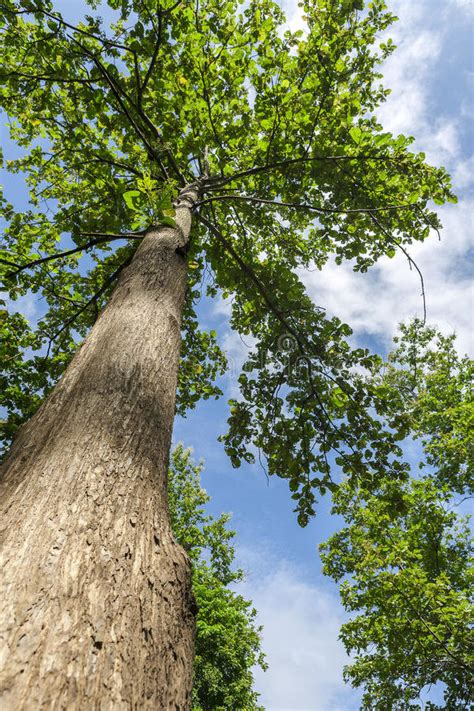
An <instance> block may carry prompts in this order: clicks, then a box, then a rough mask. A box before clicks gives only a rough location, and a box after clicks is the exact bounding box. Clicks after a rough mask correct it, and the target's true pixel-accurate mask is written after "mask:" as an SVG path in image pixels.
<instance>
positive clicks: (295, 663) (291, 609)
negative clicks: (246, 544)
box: [239, 550, 359, 711]
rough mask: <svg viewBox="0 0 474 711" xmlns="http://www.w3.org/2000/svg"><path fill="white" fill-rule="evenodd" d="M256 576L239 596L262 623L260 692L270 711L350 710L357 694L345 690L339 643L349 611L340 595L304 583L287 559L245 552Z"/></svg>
mask: <svg viewBox="0 0 474 711" xmlns="http://www.w3.org/2000/svg"><path fill="white" fill-rule="evenodd" d="M242 556H243V557H244V560H245V561H246V562H247V563H248V561H249V560H250V561H251V564H250V567H251V569H252V570H259V569H260V573H259V574H257V575H256V576H252V577H250V578H249V580H247V582H246V583H244V584H243V585H242V584H240V585H239V592H240V593H241V594H243V595H245V596H247V597H249V598H250V599H251V600H252V601H253V603H254V605H255V607H256V609H257V611H258V622H259V623H260V624H262V625H263V644H262V646H263V651H264V652H265V654H266V661H267V663H268V665H269V669H268V671H266V672H263V671H262V670H259V669H257V670H256V673H255V680H256V685H255V688H256V690H257V691H258V692H259V693H260V694H261V697H260V699H259V700H260V702H261V703H262V705H263V706H264V707H265V709H266V711H350V710H351V709H357V708H358V703H357V700H358V698H359V697H358V694H357V693H356V692H354V691H353V690H352V689H350V688H349V687H346V686H345V684H344V682H343V679H342V669H343V667H344V665H345V664H347V662H348V657H347V655H346V653H345V650H344V647H343V645H342V643H341V642H340V641H339V640H338V634H339V629H340V626H341V624H342V622H343V620H344V613H343V610H342V608H341V605H340V603H339V599H338V597H337V594H336V591H335V593H334V595H333V594H330V593H329V592H328V591H327V588H325V587H323V586H322V585H315V584H311V583H309V582H307V580H305V577H304V574H303V573H302V571H299V570H298V569H297V568H296V567H294V566H293V565H291V564H290V563H289V562H288V561H285V560H279V561H277V562H276V561H275V560H273V559H272V557H271V556H269V555H268V552H266V551H265V552H263V551H255V550H253V551H242V550H241V551H240V557H242Z"/></svg>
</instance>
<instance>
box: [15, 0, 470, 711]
mask: <svg viewBox="0 0 474 711" xmlns="http://www.w3.org/2000/svg"><path fill="white" fill-rule="evenodd" d="M74 5H75V7H74ZM389 6H390V9H392V10H393V11H394V12H395V14H396V15H397V16H398V17H399V21H398V23H397V24H396V25H395V26H392V28H391V29H390V31H389V35H390V36H391V37H392V38H393V40H394V42H395V44H397V46H398V49H397V50H396V52H395V53H394V54H393V55H392V56H391V57H390V58H389V59H388V61H387V62H386V64H385V66H384V67H383V72H384V77H385V79H384V84H385V85H386V86H388V87H390V88H391V89H392V93H391V95H390V97H389V99H388V100H387V102H386V103H385V104H384V105H383V106H382V107H381V108H380V109H379V111H378V114H377V115H378V117H379V119H380V122H381V123H382V124H383V126H384V129H385V130H388V131H392V132H394V133H404V134H408V135H413V136H414V137H415V139H416V142H415V146H414V148H415V149H416V150H422V151H424V152H425V153H426V156H427V160H429V161H430V162H432V163H433V164H435V165H440V164H441V165H444V166H445V167H446V168H447V169H448V170H449V172H450V173H451V174H452V176H453V180H454V189H455V192H456V194H457V195H458V198H459V202H458V204H457V205H448V206H443V207H441V208H439V214H440V216H441V221H442V223H443V225H444V229H443V231H442V239H441V241H440V242H438V241H437V238H435V237H432V238H431V239H430V240H428V241H427V242H425V243H424V244H417V245H414V246H413V247H412V249H411V256H412V257H413V258H414V259H415V260H416V262H417V264H418V266H419V268H420V269H421V270H422V272H423V275H424V280H425V289H426V300H427V314H428V322H429V323H430V324H435V325H437V326H438V327H439V328H441V330H443V331H444V332H445V333H452V332H453V331H454V332H456V334H457V336H458V341H457V342H458V347H459V350H460V351H462V352H471V353H472V350H473V348H472V346H473V342H472V334H471V331H472V321H473V320H472V315H473V306H474V299H473V290H472V269H471V270H470V269H469V264H471V265H472V241H471V233H472V226H473V217H472V216H473V214H474V210H473V207H474V205H473V199H474V178H473V171H472V167H473V166H472V162H473V132H472V120H473V114H474V93H473V81H474V66H473V51H474V40H473V36H474V35H473V29H474V1H473V0H417V1H416V2H414V1H413V0H392V1H391V2H389ZM58 7H60V9H61V10H62V11H63V12H64V15H65V16H67V17H71V19H74V14H75V13H74V10H76V11H77V4H74V3H72V1H71V0H62V1H61V2H58ZM282 7H283V9H284V10H285V12H286V13H287V18H288V22H289V24H290V26H291V28H292V29H297V28H300V27H304V23H303V20H302V17H301V11H300V9H299V8H298V6H297V2H296V1H295V0H284V2H283V3H282ZM67 10H71V13H72V14H71V13H68V12H67ZM2 132H3V131H2ZM470 250H471V251H470ZM303 278H304V281H305V283H306V285H307V288H308V291H309V293H310V294H311V296H312V297H313V298H314V300H315V301H316V302H317V303H318V304H319V305H322V306H324V307H326V309H327V311H328V313H329V314H335V315H337V316H338V317H339V318H341V319H342V320H343V321H345V322H347V323H349V324H351V326H352V327H353V329H354V339H355V340H356V341H357V342H358V343H361V344H364V345H369V346H370V347H371V348H373V349H375V350H377V351H378V352H380V353H382V354H385V353H386V352H387V350H388V349H389V347H390V343H391V339H392V337H393V335H394V334H395V332H396V328H397V324H398V323H399V322H400V321H402V320H407V319H409V318H411V317H412V316H417V315H418V316H420V315H422V310H423V302H422V298H421V292H420V283H419V279H418V277H417V275H416V273H415V272H413V271H410V269H409V265H408V264H407V261H406V259H405V258H404V257H403V255H399V256H396V257H395V258H393V259H389V258H382V259H381V260H380V261H379V262H378V264H377V265H376V266H375V267H373V268H372V269H371V270H370V271H369V272H368V273H366V274H359V273H355V272H353V271H352V268H351V265H350V264H348V263H346V264H344V265H340V266H337V265H336V264H335V263H329V264H328V265H327V267H326V268H324V269H323V271H322V272H319V271H311V272H308V273H307V274H305V275H303ZM21 306H22V309H23V311H24V313H25V315H26V316H27V317H28V318H31V319H34V318H35V316H36V315H37V314H38V310H39V309H40V306H39V305H38V304H37V303H35V302H34V301H33V300H24V301H23V302H22V304H21ZM203 316H204V318H205V319H206V321H207V322H208V323H209V324H212V327H213V328H216V329H217V330H218V333H219V337H220V339H221V344H222V345H223V347H224V348H225V349H226V351H227V352H228V354H229V356H230V359H231V362H233V363H235V364H236V367H234V368H231V370H230V372H229V373H228V374H226V375H225V376H224V378H223V380H222V385H223V388H224V397H223V398H222V399H221V400H220V401H218V402H214V401H210V402H209V401H208V402H206V403H202V404H201V405H199V406H198V408H197V409H196V410H195V411H193V412H192V413H190V414H189V416H188V417H187V418H186V419H184V420H183V419H179V420H178V421H177V422H176V425H175V430H174V441H175V442H177V441H183V442H184V444H185V445H186V446H191V447H192V448H193V450H194V455H195V458H196V459H197V460H200V459H204V461H205V470H204V472H203V475H202V476H203V485H204V487H205V488H206V489H207V491H208V493H209V494H210V495H211V497H212V500H211V503H210V510H211V512H212V513H214V514H216V515H218V514H220V513H221V512H222V511H230V512H232V513H233V519H232V527H233V528H235V529H236V530H237V538H236V541H237V546H236V547H237V558H238V564H239V565H240V566H241V567H243V568H244V570H245V572H246V578H245V581H244V582H243V583H241V584H240V585H239V587H238V589H239V592H240V593H241V594H243V595H244V596H246V597H248V598H250V599H252V600H253V602H254V605H255V607H256V608H257V611H258V622H259V624H261V625H263V640H262V645H263V650H264V652H265V654H266V660H267V663H268V665H269V669H268V671H266V672H265V673H264V672H262V671H260V670H256V689H257V690H258V691H259V692H260V694H261V698H260V702H261V703H262V705H263V706H264V707H265V709H267V711H353V710H354V711H355V710H356V709H358V708H359V698H360V693H359V692H358V691H354V690H351V689H350V688H348V687H347V686H346V685H345V684H344V682H343V680H342V669H343V666H344V664H345V663H347V661H348V660H347V657H346V655H345V652H344V649H343V646H342V644H341V643H340V642H339V640H338V631H339V628H340V625H341V623H342V622H343V620H344V619H345V618H344V611H343V610H342V608H341V605H340V603H339V599H338V592H337V588H336V586H335V584H333V583H332V582H331V581H330V580H327V579H326V578H324V576H322V574H321V561H320V559H319V555H318V552H317V548H318V544H319V543H321V542H322V541H324V540H326V539H327V538H328V536H329V535H330V534H331V533H332V532H333V531H335V530H337V527H338V524H339V522H338V521H337V520H335V518H334V517H332V516H331V515H330V511H329V509H330V502H329V501H327V500H323V501H321V502H320V504H319V505H318V510H317V516H316V518H315V519H314V520H313V521H311V523H310V524H309V525H308V526H307V527H306V528H305V529H301V528H299V527H298V525H297V523H296V516H295V514H294V513H293V511H292V505H291V504H292V502H291V499H290V497H289V495H288V489H287V485H286V483H285V482H283V481H280V480H277V479H275V478H272V479H270V480H267V477H266V475H265V474H264V472H263V470H262V469H261V468H260V467H259V465H258V464H257V465H255V466H250V465H245V466H243V467H242V468H241V469H239V470H233V469H232V467H231V465H230V462H229V461H228V459H227V457H226V455H225V454H224V451H223V447H222V445H221V444H219V442H218V441H217V437H218V435H219V434H222V433H223V432H224V431H225V420H226V419H227V415H228V408H227V404H226V403H227V399H228V397H230V396H231V395H232V394H234V393H235V391H236V379H237V375H238V372H237V366H238V364H239V363H240V362H241V361H242V359H243V357H244V355H245V351H246V347H245V345H244V344H243V343H242V342H241V341H240V339H239V338H238V337H236V336H235V335H234V334H233V333H232V332H231V331H230V330H229V328H228V325H227V316H228V310H227V307H226V304H224V303H222V302H216V303H213V304H208V305H207V306H206V307H205V313H204V314H203Z"/></svg>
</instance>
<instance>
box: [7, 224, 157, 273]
mask: <svg viewBox="0 0 474 711" xmlns="http://www.w3.org/2000/svg"><path fill="white" fill-rule="evenodd" d="M143 234H144V233H143V232H139V233H133V232H130V233H124V234H115V235H114V234H106V233H104V232H81V235H84V236H89V235H90V236H95V237H96V238H95V239H92V240H90V241H89V242H87V243H86V244H83V245H80V246H78V247H74V248H73V249H67V250H66V251H64V252H58V253H57V254H50V255H48V256H47V257H41V258H40V259H34V260H33V261H32V262H28V263H27V264H22V265H18V264H14V263H13V262H7V261H6V260H4V259H2V260H0V261H1V262H2V263H4V264H11V265H12V266H16V267H17V269H15V271H13V272H10V273H9V274H7V276H9V277H12V276H16V275H17V274H19V273H20V272H23V271H25V269H32V268H33V267H36V266H38V265H39V264H45V262H49V261H51V260H52V259H62V258H63V257H68V256H69V255H71V254H76V253H77V252H84V251H85V250H87V249H91V248H92V247H94V246H95V245H97V244H101V243H102V242H112V241H113V240H117V239H142V237H143Z"/></svg>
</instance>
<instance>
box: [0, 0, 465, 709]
mask: <svg viewBox="0 0 474 711" xmlns="http://www.w3.org/2000/svg"><path fill="white" fill-rule="evenodd" d="M90 5H91V13H94V10H95V8H96V4H95V3H94V2H91V3H90ZM108 6H109V8H111V9H112V10H113V11H114V13H115V16H114V21H113V22H112V24H111V25H110V27H108V28H106V23H105V22H103V21H102V19H101V17H100V15H98V14H90V15H87V16H86V17H85V18H84V21H83V22H82V23H80V24H79V25H77V26H76V27H75V26H73V25H72V24H71V23H69V22H68V20H67V18H63V17H62V16H61V15H60V13H59V12H58V11H57V9H56V8H55V7H54V5H53V3H52V2H50V1H49V0H45V1H43V0H23V1H22V2H14V1H13V0H7V1H6V2H2V4H1V6H0V21H1V23H2V24H1V27H2V30H1V33H2V34H1V37H2V40H1V41H2V69H1V77H2V88H1V90H0V104H1V106H2V108H3V109H4V110H5V111H6V113H7V114H8V116H9V117H10V128H11V130H10V133H11V137H12V139H13V140H14V141H16V143H17V145H18V146H19V147H20V149H21V155H20V157H17V158H14V159H12V160H11V161H9V162H8V163H7V168H8V169H9V170H10V171H13V172H15V171H17V172H22V173H23V174H25V178H26V183H27V185H28V188H29V201H30V205H29V207H28V209H27V210H25V211H23V212H21V211H18V210H17V211H15V209H14V207H13V206H12V205H10V204H8V203H7V202H4V203H3V218H4V220H5V223H6V227H5V230H4V246H5V248H4V251H3V252H2V255H1V260H2V265H3V267H4V272H5V275H6V284H7V287H8V293H9V295H10V298H12V299H14V298H16V297H18V296H19V295H21V294H24V293H26V292H27V291H29V290H31V291H32V292H33V293H38V295H41V296H43V297H44V299H45V301H46V303H47V305H48V308H47V311H46V313H45V315H44V316H43V317H42V318H41V320H40V322H39V324H38V327H37V329H36V330H35V331H34V332H32V331H31V330H30V329H29V327H28V326H27V324H25V323H24V321H21V319H20V318H19V317H17V316H15V315H13V316H9V315H6V316H5V317H4V318H3V326H2V328H3V329H4V330H5V331H6V332H7V333H11V332H12V330H13V331H14V332H15V339H14V341H13V345H12V346H8V349H9V350H8V351H7V359H6V367H7V372H6V376H5V377H6V386H7V387H6V395H5V404H6V405H7V407H8V409H9V412H11V413H12V416H13V420H11V419H10V420H9V424H7V428H6V431H7V434H8V435H9V436H10V435H12V434H13V430H14V428H15V427H16V426H17V424H18V423H19V422H20V421H21V420H22V419H24V418H25V417H27V416H29V415H30V414H31V413H32V411H33V410H34V409H35V407H36V406H37V404H38V399H39V397H41V396H42V395H45V394H47V392H48V391H49V390H50V389H51V387H52V385H53V384H54V382H55V381H56V380H57V378H58V376H59V374H60V373H61V372H62V371H63V370H64V368H65V366H66V365H67V364H68V362H69V361H70V359H71V356H72V355H73V353H74V352H75V351H76V350H77V343H78V342H79V341H80V339H81V338H82V337H83V336H85V335H86V333H87V332H88V330H89V328H90V327H91V326H92V325H93V328H92V329H91V331H90V333H89V335H88V336H87V338H86V340H85V341H84V343H83V345H82V346H81V348H80V350H79V352H78V353H77V355H76V357H75V358H74V359H73V360H72V362H71V363H70V365H69V367H68V368H67V370H66V372H65V375H64V377H63V378H62V379H61V380H60V382H59V384H58V385H57V386H56V388H55V390H54V392H53V393H52V394H51V395H50V397H49V398H48V399H47V400H46V401H45V403H44V404H43V406H42V407H41V408H40V410H39V412H38V413H37V414H36V415H35V416H34V417H33V419H32V420H30V421H29V422H28V424H27V425H25V426H24V427H23V428H22V429H21V430H20V432H19V433H18V435H17V437H16V440H15V444H14V447H13V449H12V452H11V454H10V456H9V458H8V460H7V462H6V464H5V467H4V474H3V479H2V505H3V507H4V513H3V514H2V517H1V520H2V524H3V525H4V527H5V531H4V537H5V544H4V551H5V553H4V555H5V561H4V566H3V570H4V581H5V591H4V596H3V597H4V599H5V601H6V612H5V620H4V622H3V627H4V629H5V630H6V631H5V635H4V640H5V643H6V645H7V649H8V664H7V665H6V667H5V670H4V680H3V682H2V683H3V686H4V688H5V689H6V693H7V694H8V695H7V696H6V699H7V702H8V703H10V704H12V705H16V706H18V707H21V706H22V704H25V703H26V702H27V701H26V700H28V703H30V704H31V703H33V704H35V705H36V706H38V707H41V705H44V704H47V703H49V701H50V699H51V698H55V699H56V700H57V702H58V703H63V704H66V705H69V706H71V705H74V704H79V705H82V706H83V705H84V704H86V705H87V704H92V705H93V704H94V703H95V702H96V700H97V698H99V697H100V698H106V699H107V702H108V703H111V704H115V705H116V706H120V705H121V704H122V705H127V704H129V705H130V704H131V705H132V706H133V705H139V706H144V705H147V704H148V705H150V706H152V707H155V708H156V707H157V706H158V707H160V706H161V707H163V708H166V707H168V706H169V705H170V704H174V705H175V706H177V707H179V708H182V707H183V708H185V707H186V706H187V705H189V703H190V686H191V658H192V646H193V614H194V612H195V610H194V607H193V602H192V597H191V594H190V573H189V562H188V560H187V557H186V556H185V555H184V553H183V551H182V549H181V548H179V547H177V546H176V544H175V542H174V539H173V537H172V535H171V531H170V528H169V522H168V515H167V495H166V490H167V489H166V477H167V471H168V457H169V455H168V453H169V446H170V440H171V429H172V422H173V417H174V413H175V406H176V403H175V393H176V388H178V390H177V393H178V398H177V407H178V411H179V412H183V411H184V410H185V409H186V407H188V406H193V405H194V403H195V402H196V400H197V399H198V398H199V397H209V396H212V395H216V394H218V390H217V389H216V388H215V386H214V385H212V378H213V376H214V375H216V374H217V373H218V372H220V371H221V370H222V368H223V367H224V358H223V356H222V354H221V352H220V351H219V348H218V347H217V345H216V337H215V334H214V333H213V332H209V333H203V332H202V331H200V330H199V327H198V323H197V317H196V310H195V303H196V299H197V298H198V296H199V294H200V291H201V289H200V288H199V285H200V284H202V283H203V282H202V279H203V275H205V274H208V275H209V279H208V280H207V282H206V286H205V289H206V293H207V294H208V295H209V296H211V297H217V296H224V297H230V296H231V297H232V315H231V325H232V327H233V328H234V329H235V330H236V331H237V332H238V333H239V334H241V335H247V334H251V335H252V336H253V337H254V339H255V342H256V346H255V348H254V352H252V353H251V354H250V356H249V359H248V361H247V363H246V364H245V366H244V369H243V373H242V375H241V376H240V388H241V397H240V399H239V400H238V401H234V402H233V403H231V415H230V419H229V431H228V433H227V434H226V435H225V437H224V442H225V446H226V449H227V451H228V453H229V455H230V457H231V460H232V463H233V464H234V465H235V466H238V465H239V463H240V462H241V461H242V459H246V460H247V461H252V460H253V458H254V452H255V450H256V449H258V450H259V451H260V452H261V454H262V455H263V456H264V457H265V458H266V461H267V468H268V472H269V473H270V474H276V475H278V476H281V477H283V478H285V479H287V480H288V483H289V487H290V490H291V492H292V497H293V498H294V499H295V502H296V510H297V512H298V519H299V521H300V523H301V524H302V525H304V524H305V523H306V521H307V520H308V516H310V515H311V514H313V513H314V506H315V502H316V496H317V494H318V492H319V493H321V494H324V492H325V491H326V490H327V489H328V488H329V489H331V490H335V488H336V487H337V484H336V482H335V481H334V479H333V477H332V475H331V466H330V463H331V462H332V461H333V460H334V461H335V463H336V465H337V467H339V468H341V469H342V470H343V471H344V472H345V474H346V475H347V476H348V477H349V479H350V480H351V481H352V482H354V483H356V482H358V481H359V480H363V481H364V483H365V485H366V486H367V487H370V486H371V483H373V482H376V481H377V479H378V477H379V476H380V474H381V472H383V473H384V474H387V475H388V474H389V473H390V474H391V475H392V476H394V477H401V478H403V477H405V476H406V468H405V467H404V466H403V465H401V464H400V463H399V462H397V461H396V460H395V459H394V456H393V455H394V453H396V451H397V449H396V444H395V443H394V441H393V433H391V432H390V431H387V430H384V428H383V427H382V425H381V423H380V421H379V419H378V418H377V417H374V416H373V414H372V413H373V407H374V405H375V404H376V402H375V401H374V397H375V398H376V394H374V392H373V391H372V390H371V389H370V388H367V387H366V384H365V382H364V380H363V379H360V378H357V377H355V376H354V372H356V371H357V370H358V369H361V368H362V369H364V368H367V367H370V366H371V365H372V363H373V358H372V357H371V356H370V355H369V354H368V352H367V351H365V350H362V349H354V348H351V347H350V346H349V344H348V342H347V340H346V338H347V337H348V336H349V335H350V328H349V327H348V326H346V325H344V324H342V323H341V322H340V320H339V319H337V318H332V319H331V318H328V317H326V315H325V312H324V309H322V308H321V307H318V306H316V305H315V304H313V303H312V301H311V300H310V298H309V297H308V295H307V294H306V293H305V289H304V286H303V283H302V281H301V279H300V276H299V274H300V269H304V268H305V267H308V266H309V265H310V264H315V265H316V266H317V267H321V266H322V265H323V264H324V263H325V262H326V261H327V259H328V258H329V257H330V255H335V257H336V260H337V261H341V260H343V259H351V260H353V262H354V268H355V269H360V270H365V269H367V268H369V267H370V266H371V265H372V264H373V263H374V262H375V261H376V260H377V259H378V258H379V257H380V256H381V255H388V256H392V255H393V254H394V253H395V250H396V249H401V250H402V251H404V252H405V253H406V254H407V257H408V258H409V256H408V252H407V251H406V250H407V247H408V245H409V244H410V243H411V242H413V241H422V240H424V239H425V238H426V237H427V236H428V235H429V233H430V230H431V229H438V228H439V221H438V219H437V217H436V214H435V213H434V212H433V210H432V208H431V204H432V203H431V201H432V200H434V201H435V202H438V203H442V202H443V201H444V200H446V199H453V196H452V194H451V192H450V189H449V180H448V177H447V175H446V172H445V171H444V170H443V169H435V168H432V167H430V166H428V165H426V164H425V162H424V156H423V154H413V153H411V152H410V151H409V146H410V143H411V139H407V138H404V137H393V136H391V135H390V134H388V133H384V132H383V130H382V127H381V126H380V125H379V124H378V123H377V120H376V118H375V115H374V111H375V109H376V106H377V104H379V103H380V102H381V101H383V99H384V97H385V95H386V90H385V89H383V88H382V87H381V86H379V84H378V80H379V76H380V75H379V74H378V73H377V65H378V63H379V62H380V61H381V60H382V59H384V58H385V57H386V56H387V55H388V54H389V53H390V52H391V51H392V49H393V46H392V44H391V43H390V42H388V41H387V42H386V43H385V44H384V43H380V42H379V40H378V37H379V35H380V33H381V32H382V31H383V30H385V29H386V28H387V27H388V26H389V24H390V22H392V20H393V19H394V18H393V16H392V15H391V14H390V13H389V12H387V11H386V8H385V5H384V3H383V2H382V1H381V0H374V2H372V3H370V4H369V5H367V7H366V8H365V11H364V12H362V11H361V10H362V9H363V8H362V3H361V2H359V0H356V1H355V2H352V1H351V2H349V1H346V0H345V1H344V2H340V3H334V2H332V1H330V0H318V2H305V3H303V7H304V11H305V17H306V22H307V25H308V33H307V34H306V35H304V34H302V33H301V32H296V33H292V32H289V31H287V30H286V29H285V28H284V27H283V23H284V16H283V14H282V12H281V10H280V8H279V7H278V6H277V5H276V4H274V3H273V2H271V0H263V1H262V0H258V2H250V3H249V4H248V5H247V6H245V7H243V6H241V5H239V4H238V3H236V2H234V1H232V0H231V1H230V2H227V3H225V4H224V5H222V3H218V2H216V0H206V1H205V2H202V3H199V4H195V3H191V2H189V1H187V0H183V2H177V3H171V2H169V1H167V2H157V1H156V0H133V1H130V0H109V3H108ZM120 240H122V241H121V242H120ZM117 245H120V246H117ZM137 245H138V246H137ZM86 252H87V254H88V255H89V256H88V257H86V258H84V259H83V258H82V257H83V255H84V254H85V253H86ZM114 287H115V288H114ZM112 289H114V290H113V293H112V295H111V292H112ZM106 301H107V302H108V304H107V307H106V309H105V310H103V311H102V313H100V310H101V309H102V307H103V306H104V304H105V302H106ZM99 313H100V316H99ZM180 327H181V330H182V332H183V336H182V340H181V346H180ZM25 349H26V350H25ZM179 361H180V370H179V380H178V362H179ZM20 389H21V392H22V394H21V397H20V395H19V390H20ZM331 454H334V455H335V457H334V459H333V458H332V457H331V456H330V455H331ZM45 522H47V523H45ZM25 541H27V544H26V545H25ZM18 590H20V591H21V594H20V596H18ZM150 630H153V632H152V634H150ZM84 640H87V642H84ZM157 659H159V660H160V664H159V665H158V664H157V663H156V660H157ZM45 670H47V674H46V676H45ZM66 670H67V671H66ZM39 679H42V681H41V683H40V682H39ZM32 690H34V691H33V692H32ZM32 694H33V695H32Z"/></svg>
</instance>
